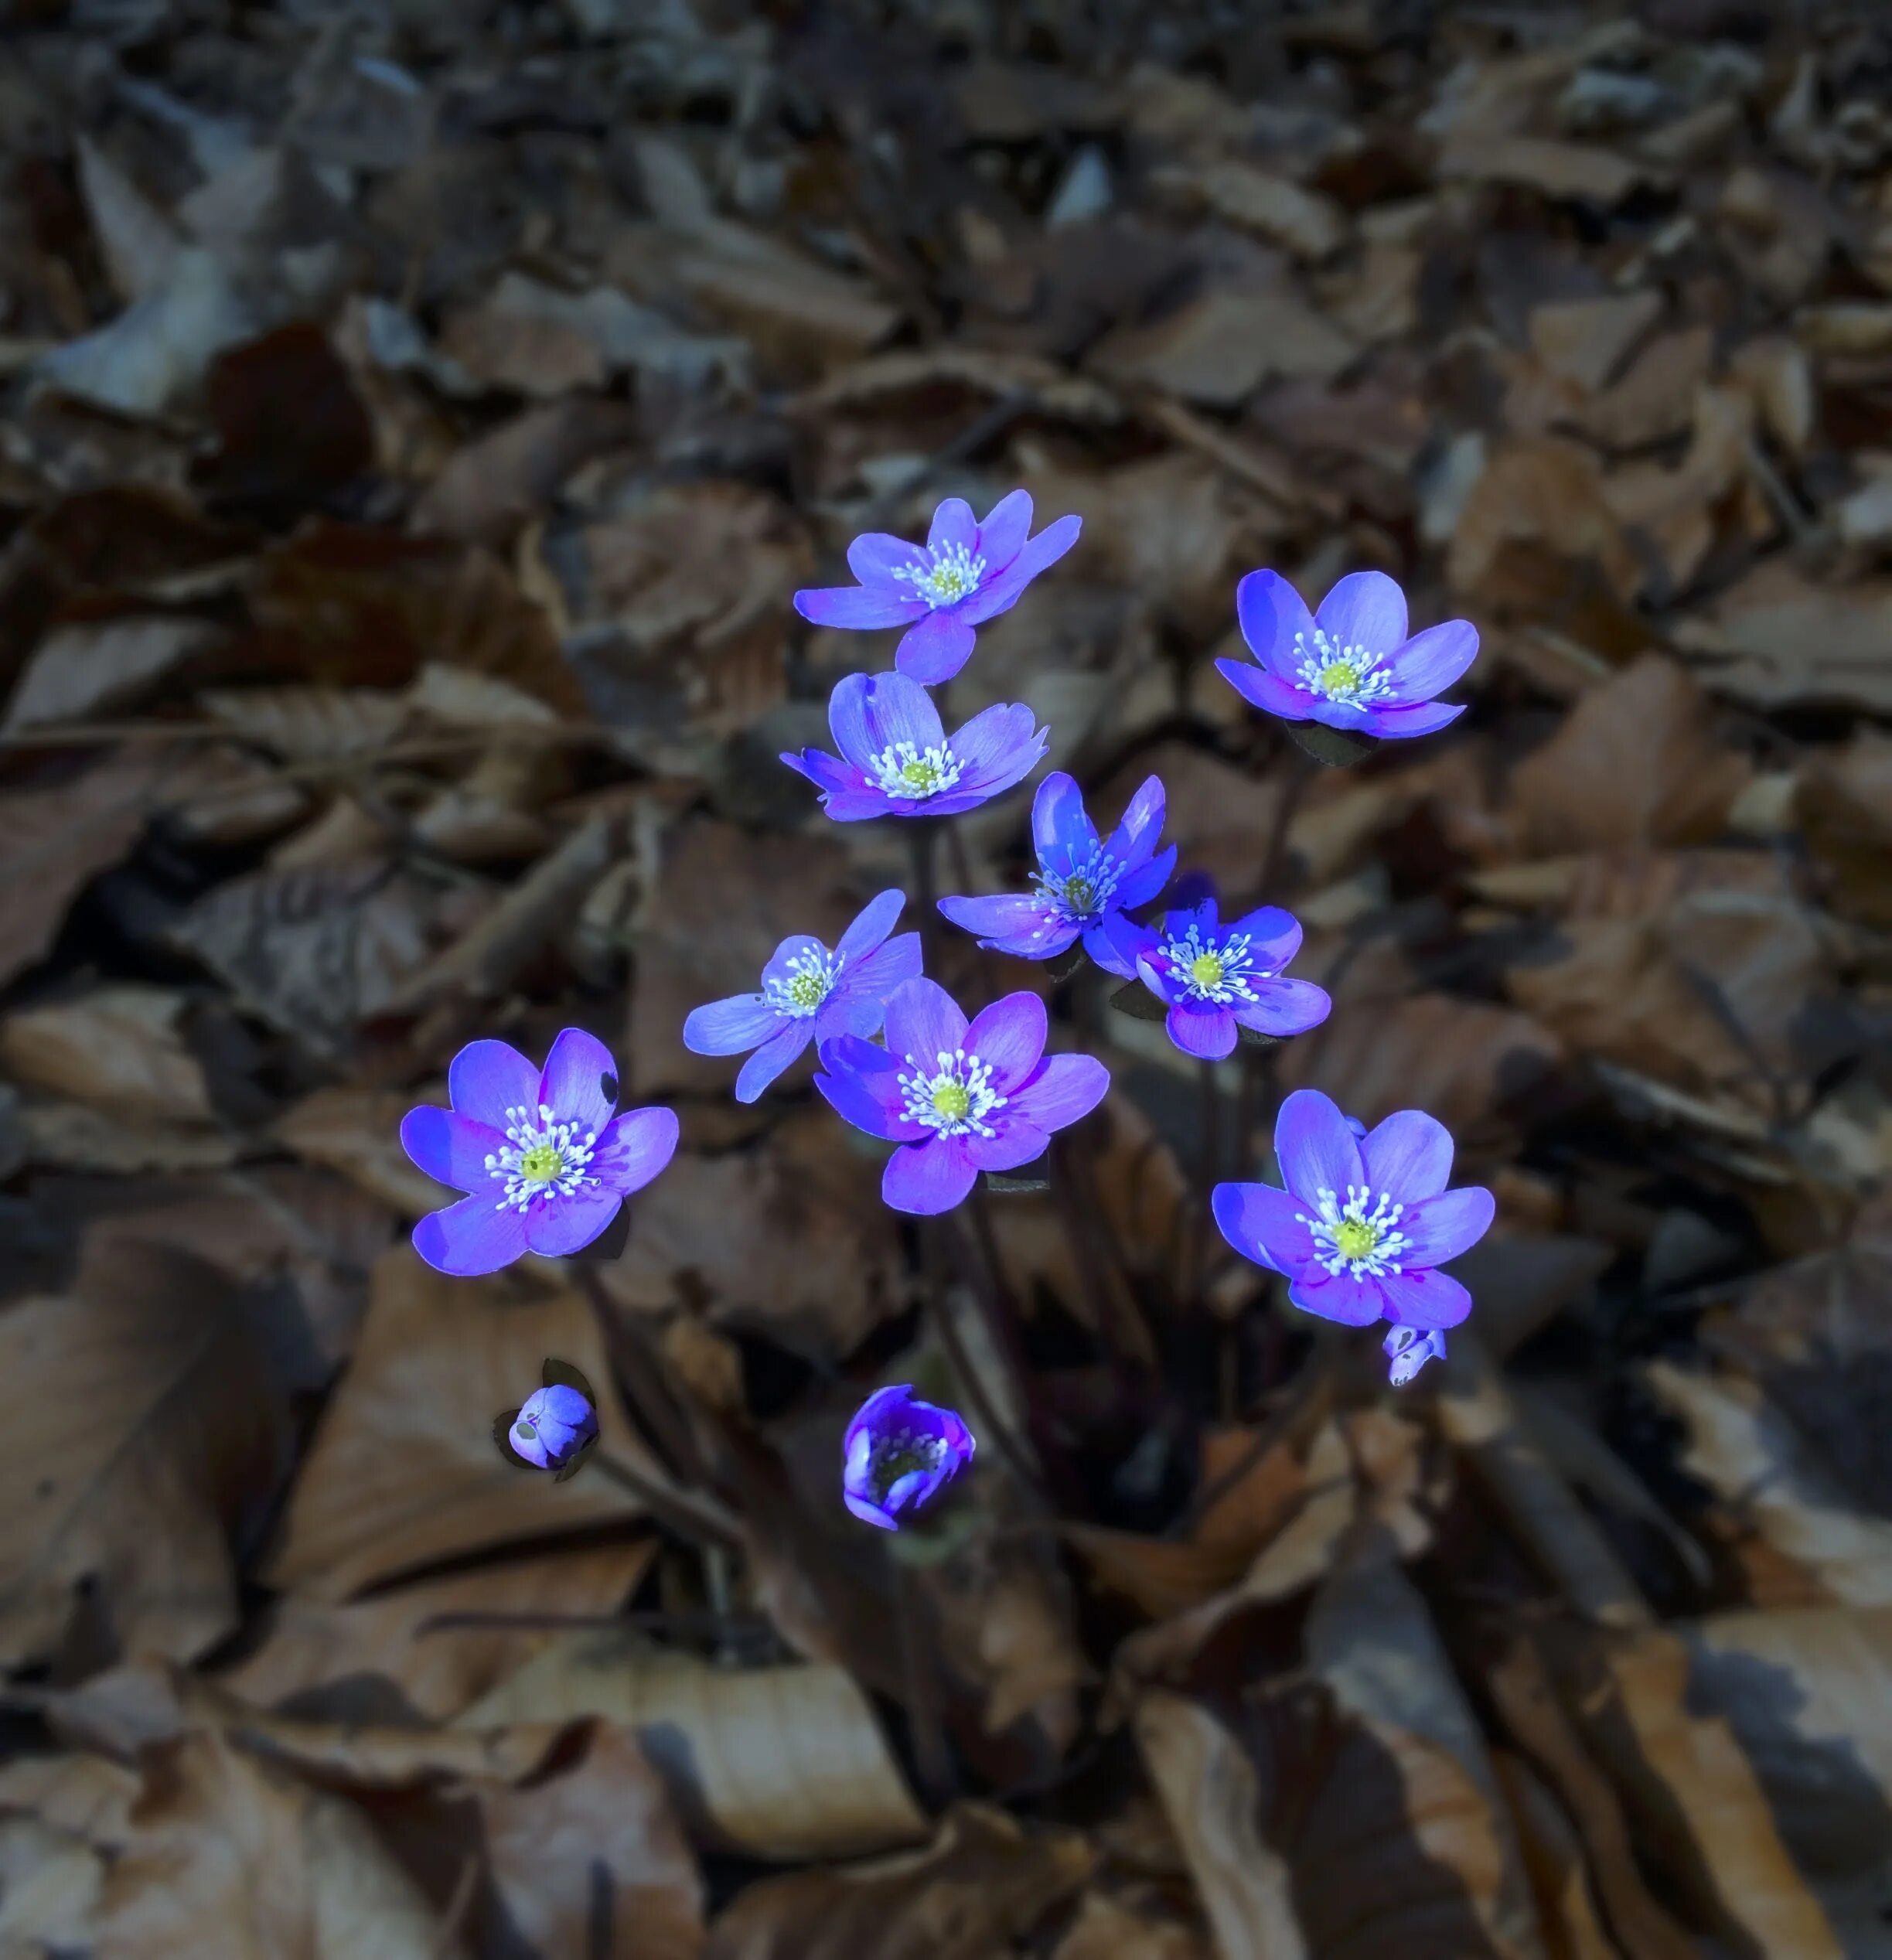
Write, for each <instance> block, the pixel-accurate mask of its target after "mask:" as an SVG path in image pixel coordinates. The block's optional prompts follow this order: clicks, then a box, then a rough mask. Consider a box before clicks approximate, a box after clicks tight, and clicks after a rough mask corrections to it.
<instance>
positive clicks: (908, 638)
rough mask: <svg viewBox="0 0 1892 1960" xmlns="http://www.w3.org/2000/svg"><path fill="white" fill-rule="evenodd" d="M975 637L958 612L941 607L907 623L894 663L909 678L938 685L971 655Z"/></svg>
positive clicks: (897, 647)
mask: <svg viewBox="0 0 1892 1960" xmlns="http://www.w3.org/2000/svg"><path fill="white" fill-rule="evenodd" d="M977 639H978V635H977V633H975V632H973V629H972V628H971V627H970V626H969V625H966V622H965V621H964V620H963V619H961V618H960V617H959V616H958V615H957V614H956V613H954V612H949V611H947V610H946V608H943V607H942V608H941V609H940V610H939V612H929V613H928V614H927V615H926V618H925V619H922V620H919V622H916V623H915V625H911V626H909V627H908V629H906V631H905V632H904V633H903V634H902V636H901V637H900V644H899V645H898V646H896V647H895V649H894V665H895V666H896V667H897V668H898V670H900V672H901V673H903V674H905V676H906V677H907V678H908V679H909V680H917V681H919V682H920V683H922V685H924V686H926V687H939V685H940V684H941V683H942V682H944V681H948V680H951V679H952V678H953V676H954V675H955V674H956V673H958V672H959V670H960V668H961V667H963V666H964V665H965V664H966V662H967V661H968V660H970V659H971V658H972V650H973V643H975V642H976V641H977Z"/></svg>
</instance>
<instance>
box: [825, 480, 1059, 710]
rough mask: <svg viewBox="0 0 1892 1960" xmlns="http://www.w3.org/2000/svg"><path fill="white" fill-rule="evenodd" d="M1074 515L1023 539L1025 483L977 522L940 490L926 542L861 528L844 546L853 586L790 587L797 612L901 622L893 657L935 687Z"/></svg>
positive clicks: (835, 621)
mask: <svg viewBox="0 0 1892 1960" xmlns="http://www.w3.org/2000/svg"><path fill="white" fill-rule="evenodd" d="M1082 521H1083V520H1082V519H1081V518H1079V517H1060V518H1059V519H1058V520H1057V522H1056V523H1053V524H1047V525H1046V526H1045V528H1044V530H1041V531H1040V532H1039V533H1038V536H1037V537H1027V536H1026V533H1027V532H1028V531H1029V530H1031V498H1030V497H1028V496H1027V495H1026V494H1025V493H1024V491H1023V490H1014V491H1013V492H1012V493H1011V496H1007V497H1001V499H999V501H998V502H997V503H995V504H994V506H992V508H991V510H990V511H989V512H988V513H987V516H986V520H985V522H984V523H983V524H981V523H978V522H977V521H976V520H974V518H973V514H972V506H971V505H970V504H969V503H966V500H965V499H963V497H948V498H947V499H946V501H945V502H944V503H942V504H941V505H940V506H939V509H938V510H936V511H935V512H934V513H933V520H932V530H930V531H929V533H928V534H927V538H926V543H925V544H909V543H908V542H907V541H906V540H905V538H903V537H889V536H888V534H887V533H885V531H866V532H864V533H862V534H861V536H860V537H857V538H856V539H855V540H854V543H853V544H851V545H849V546H848V547H847V568H848V569H849V571H851V572H852V573H853V574H854V576H855V578H857V579H859V580H860V581H861V582H860V584H859V585H830V586H825V587H819V588H814V589H813V590H810V591H802V592H797V593H796V595H795V610H796V612H799V614H800V615H802V617H803V619H809V620H812V621H813V622H814V624H815V625H817V626H857V627H867V628H873V627H878V626H905V628H906V629H907V630H906V632H905V634H904V635H903V636H902V639H901V641H900V644H899V646H898V647H897V648H896V649H895V652H894V664H895V666H897V667H898V669H899V670H900V671H901V672H902V673H904V674H909V675H911V676H912V678H913V679H914V680H918V681H922V682H924V683H926V686H928V687H936V686H937V685H938V684H939V683H940V682H941V681H943V680H951V679H952V678H953V675H955V674H956V673H958V672H959V670H960V668H961V667H963V666H964V665H965V664H966V660H967V657H968V656H970V653H971V652H972V649H973V637H974V635H973V628H974V627H975V626H978V625H983V623H984V622H985V621H987V619H996V618H997V616H998V615H999V614H1000V613H1001V612H1007V611H1009V610H1010V608H1011V607H1013V606H1014V605H1017V604H1018V597H1019V595H1020V594H1021V592H1023V591H1024V588H1026V587H1027V586H1028V585H1030V584H1031V581H1032V580H1033V579H1035V578H1037V576H1038V574H1039V573H1040V572H1041V571H1044V569H1045V567H1046V566H1047V565H1051V564H1055V563H1056V562H1057V561H1058V559H1060V558H1062V557H1063V556H1064V554H1065V552H1067V551H1069V550H1070V548H1071V547H1072V545H1074V544H1076V542H1077V534H1078V530H1079V527H1080V526H1081V524H1082Z"/></svg>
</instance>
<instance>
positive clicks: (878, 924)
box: [834, 885, 907, 960]
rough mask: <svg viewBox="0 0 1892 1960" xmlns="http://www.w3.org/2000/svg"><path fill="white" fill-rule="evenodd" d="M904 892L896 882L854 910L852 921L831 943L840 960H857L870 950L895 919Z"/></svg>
mask: <svg viewBox="0 0 1892 1960" xmlns="http://www.w3.org/2000/svg"><path fill="white" fill-rule="evenodd" d="M906 902H907V895H906V894H905V892H904V891H902V890H901V889H900V888H899V887H898V885H895V886H893V887H892V888H890V889H889V890H888V891H882V892H879V893H877V894H876V895H875V896H874V897H873V898H870V899H869V900H868V902H867V903H866V904H865V905H863V906H862V907H861V909H860V911H859V912H857V913H855V915H854V923H853V924H852V925H850V926H849V927H848V929H847V931H846V932H844V933H843V934H842V935H841V936H840V938H839V939H837V940H836V941H835V943H834V950H835V951H836V952H837V953H839V954H840V956H841V957H842V958H843V959H844V960H859V959H860V958H861V956H862V955H863V954H864V953H871V952H872V951H873V950H874V948H875V947H876V946H878V945H879V944H880V943H881V940H883V939H885V938H886V936H887V935H888V933H889V932H891V931H892V930H893V929H894V927H895V925H897V924H898V922H899V919H900V915H901V913H902V912H904V911H905V909H906Z"/></svg>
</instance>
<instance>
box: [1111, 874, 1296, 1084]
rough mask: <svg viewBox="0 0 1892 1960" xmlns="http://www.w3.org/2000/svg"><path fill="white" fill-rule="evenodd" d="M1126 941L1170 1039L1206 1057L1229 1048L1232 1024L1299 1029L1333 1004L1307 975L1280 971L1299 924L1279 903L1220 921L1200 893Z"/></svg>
mask: <svg viewBox="0 0 1892 1960" xmlns="http://www.w3.org/2000/svg"><path fill="white" fill-rule="evenodd" d="M1130 946H1131V947H1132V949H1133V954H1134V958H1135V960H1136V967H1137V977H1138V978H1139V979H1140V980H1141V981H1142V982H1143V983H1144V986H1145V987H1147V988H1148V989H1149V990H1150V991H1151V993H1152V994H1154V995H1155V996H1156V997H1157V999H1158V1000H1161V1001H1162V1002H1163V1003H1164V1005H1165V1006H1166V1007H1168V1010H1169V1012H1168V1015H1167V1016H1166V1017H1165V1018H1164V1026H1165V1027H1167V1028H1168V1030H1169V1038H1170V1039H1171V1041H1174V1043H1175V1044H1176V1045H1177V1047H1178V1048H1181V1050H1182V1051H1183V1052H1184V1053H1185V1055H1198V1056H1200V1057H1201V1058H1202V1059H1203V1060H1204V1061H1205V1062H1219V1061H1221V1060H1222V1058H1223V1057H1224V1056H1225V1055H1232V1053H1233V1052H1235V1045H1236V1040H1237V1039H1238V1035H1237V1030H1238V1028H1250V1029H1252V1030H1253V1031H1254V1032H1255V1033H1256V1034H1257V1035H1272V1036H1277V1037H1278V1036H1282V1035H1304V1034H1305V1033H1306V1032H1307V1030H1308V1029H1309V1028H1318V1027H1319V1026H1320V1024H1321V1022H1322V1021H1324V1020H1326V1018H1327V1017H1328V1013H1329V1011H1331V1008H1332V1007H1333V1002H1332V1001H1331V1000H1329V999H1328V996H1327V994H1325V992H1324V990H1322V989H1321V988H1320V987H1316V986H1315V985H1314V983H1313V982H1312V981H1311V980H1284V979H1283V978H1282V977H1281V969H1282V968H1283V966H1286V965H1287V963H1288V962H1289V961H1290V960H1292V959H1293V958H1294V955H1295V954H1296V953H1297V952H1299V951H1300V949H1301V922H1300V921H1299V920H1298V919H1296V918H1295V917H1294V915H1293V914H1292V913H1290V912H1283V911H1282V909H1281V908H1280V906H1279V905H1263V906H1261V907H1260V908H1259V909H1258V910H1256V911H1254V912H1246V913H1244V914H1243V916H1242V917H1241V918H1239V919H1235V920H1233V921H1232V922H1230V923H1229V924H1228V925H1223V924H1222V921H1221V919H1220V917H1219V913H1218V911H1217V908H1216V902H1215V900H1214V899H1213V898H1205V899H1204V900H1203V901H1202V903H1201V904H1199V905H1193V906H1191V907H1190V908H1188V909H1187V910H1185V911H1180V912H1170V913H1168V915H1165V917H1164V919H1163V922H1162V923H1161V925H1156V926H1144V927H1143V928H1141V929H1140V932H1139V933H1138V936H1137V938H1136V939H1134V940H1133V941H1132V942H1130Z"/></svg>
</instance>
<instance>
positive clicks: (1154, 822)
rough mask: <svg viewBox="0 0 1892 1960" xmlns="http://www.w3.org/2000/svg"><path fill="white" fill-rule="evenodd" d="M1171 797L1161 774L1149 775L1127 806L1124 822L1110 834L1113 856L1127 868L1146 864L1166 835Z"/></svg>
mask: <svg viewBox="0 0 1892 1960" xmlns="http://www.w3.org/2000/svg"><path fill="white" fill-rule="evenodd" d="M1166 802H1167V797H1166V796H1165V793H1164V789H1163V779H1162V778H1161V776H1160V775H1151V776H1145V777H1144V779H1143V781H1142V782H1140V783H1139V784H1138V785H1137V793H1136V794H1135V795H1134V796H1132V797H1131V798H1130V801H1129V802H1128V803H1126V804H1125V805H1124V806H1123V820H1122V821H1121V822H1120V823H1119V824H1118V825H1117V827H1116V829H1115V830H1113V831H1112V832H1111V833H1110V854H1111V856H1112V857H1114V858H1116V861H1117V862H1118V863H1119V864H1122V865H1123V866H1124V867H1125V868H1126V869H1133V868H1135V867H1136V866H1137V865H1139V864H1142V863H1143V861H1144V859H1145V858H1147V857H1148V856H1149V854H1150V853H1151V851H1152V850H1154V849H1155V848H1156V840H1157V838H1158V837H1161V835H1162V833H1163V813H1164V806H1165V803H1166Z"/></svg>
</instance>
